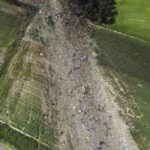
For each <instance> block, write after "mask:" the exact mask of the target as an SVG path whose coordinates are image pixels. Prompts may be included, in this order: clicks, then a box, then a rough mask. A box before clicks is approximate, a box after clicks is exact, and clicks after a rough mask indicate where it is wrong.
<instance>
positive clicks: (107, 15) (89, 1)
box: [77, 0, 117, 24]
mask: <svg viewBox="0 0 150 150" xmlns="http://www.w3.org/2000/svg"><path fill="white" fill-rule="evenodd" d="M77 3H78V6H79V7H80V8H81V9H83V10H84V14H85V15H86V17H88V18H89V19H91V20H92V21H98V22H99V23H104V24H112V23H114V22H115V16H116V15H117V9H116V2H115V0H77Z"/></svg>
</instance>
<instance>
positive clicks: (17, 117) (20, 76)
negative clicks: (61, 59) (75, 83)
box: [0, 1, 57, 150]
mask: <svg viewBox="0 0 150 150" xmlns="http://www.w3.org/2000/svg"><path fill="white" fill-rule="evenodd" d="M33 15H34V12H32V11H30V10H26V9H24V8H20V7H17V6H14V5H12V4H9V3H8V2H6V1H0V18H1V19H0V29H1V30H0V140H2V141H3V142H4V143H5V142H6V143H9V144H11V145H13V146H14V147H15V148H16V149H17V150H26V149H28V150H49V149H50V147H51V149H55V148H54V144H55V143H56V141H57V138H56V137H57V134H56V131H55V129H54V126H56V123H55V121H54V120H53V119H52V118H51V116H50V115H49V111H52V109H53V108H52V107H51V106H49V105H50V104H47V101H46V98H47V96H48V93H47V92H48V90H47V89H48V82H47V76H46V69H45V68H44V63H45V56H46V54H45V52H44V49H43V48H42V47H40V46H39V45H38V44H36V43H34V42H30V41H25V40H24V39H22V37H23V36H24V33H25V30H26V28H27V26H28V25H29V22H30V20H31V19H32V17H33ZM48 106H49V107H48ZM47 107H48V108H47ZM55 118H56V117H55ZM18 137H19V138H18Z"/></svg>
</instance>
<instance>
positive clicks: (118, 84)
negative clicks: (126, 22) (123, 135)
mask: <svg viewBox="0 0 150 150" xmlns="http://www.w3.org/2000/svg"><path fill="white" fill-rule="evenodd" d="M93 35H94V38H96V41H97V44H98V46H99V48H98V49H97V50H96V52H97V54H98V55H97V59H98V64H99V65H100V66H101V67H102V68H103V70H104V75H105V76H106V77H107V79H108V80H109V81H110V82H111V84H112V85H113V86H114V87H115V89H116V90H117V91H118V92H119V93H120V94H121V95H122V96H123V98H121V97H120V98H118V99H117V102H118V104H119V105H120V107H122V108H123V109H124V113H122V114H124V115H123V116H124V117H125V119H126V121H127V123H128V125H129V126H130V129H131V132H132V134H133V137H134V139H135V140H136V142H137V144H138V145H139V148H140V149H141V150H150V109H149V108H150V59H149V58H150V52H149V50H150V43H148V42H145V41H142V40H138V39H137V40H136V39H134V38H130V37H128V36H124V35H121V34H118V33H115V32H113V31H110V30H108V29H105V28H101V27H99V28H97V29H95V30H94V34H93ZM116 78H117V79H118V80H116Z"/></svg>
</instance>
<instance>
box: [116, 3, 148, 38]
mask: <svg viewBox="0 0 150 150" xmlns="http://www.w3.org/2000/svg"><path fill="white" fill-rule="evenodd" d="M117 8H118V13H119V15H118V16H117V19H116V23H115V24H114V25H113V29H115V30H117V31H120V32H123V33H127V34H129V35H133V36H136V37H138V38H141V39H144V40H147V41H150V36H149V35H150V26H149V24H150V15H149V14H150V9H149V8H150V1H149V0H132V1H131V0H117Z"/></svg>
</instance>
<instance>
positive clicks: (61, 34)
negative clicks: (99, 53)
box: [26, 0, 137, 150]
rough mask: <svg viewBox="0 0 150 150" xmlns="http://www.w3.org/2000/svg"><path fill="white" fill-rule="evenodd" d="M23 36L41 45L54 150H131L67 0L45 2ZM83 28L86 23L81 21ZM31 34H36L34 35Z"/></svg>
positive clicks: (111, 94)
mask: <svg viewBox="0 0 150 150" xmlns="http://www.w3.org/2000/svg"><path fill="white" fill-rule="evenodd" d="M44 2H45V3H39V4H40V5H41V6H40V8H41V9H40V10H39V12H38V13H37V15H36V16H35V18H34V20H33V22H32V23H31V25H30V26H29V27H28V30H27V33H26V38H27V40H34V41H36V42H38V43H40V44H42V45H43V46H44V47H45V49H46V52H47V55H48V61H46V62H45V65H46V67H47V74H48V76H49V79H48V80H49V95H50V99H49V102H50V103H52V105H53V107H54V109H55V110H56V113H57V116H58V117H57V118H55V119H56V121H57V130H58V137H59V144H58V145H57V147H58V148H59V149H60V150H101V149H102V150H136V149H137V146H136V144H135V143H134V141H133V139H132V137H131V135H130V133H129V131H128V128H127V126H126V125H125V122H124V121H123V120H122V119H121V118H120V116H119V114H118V111H119V107H118V105H117V104H116V103H115V98H116V96H117V95H116V94H115V92H114V91H113V88H112V86H111V85H109V84H108V83H107V82H106V81H105V80H104V78H103V76H102V73H101V70H100V69H99V68H98V67H97V66H96V61H95V54H94V49H95V48H96V44H95V43H94V41H93V40H92V39H91V38H90V36H89V32H88V27H86V26H84V21H82V20H80V19H78V18H77V17H75V16H71V13H70V11H69V8H68V7H67V2H66V1H63V0H45V1H44ZM85 24H86V23H85ZM33 33H36V37H35V36H34V34H33Z"/></svg>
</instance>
